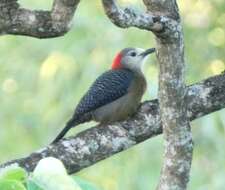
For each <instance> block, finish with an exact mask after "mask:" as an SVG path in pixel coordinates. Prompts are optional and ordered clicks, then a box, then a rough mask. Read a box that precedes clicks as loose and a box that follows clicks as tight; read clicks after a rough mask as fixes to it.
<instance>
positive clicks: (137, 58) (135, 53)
mask: <svg viewBox="0 0 225 190" xmlns="http://www.w3.org/2000/svg"><path fill="white" fill-rule="evenodd" d="M153 52H155V48H150V49H147V50H144V49H141V48H125V49H123V50H122V51H120V52H119V53H118V54H117V55H116V56H115V58H114V60H113V63H112V69H122V68H126V69H130V70H141V68H142V65H143V63H144V62H145V60H146V58H147V55H149V54H151V53H153Z"/></svg>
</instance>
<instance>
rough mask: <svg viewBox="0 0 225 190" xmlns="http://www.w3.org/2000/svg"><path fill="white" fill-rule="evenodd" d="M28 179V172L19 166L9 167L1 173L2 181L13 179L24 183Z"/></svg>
mask: <svg viewBox="0 0 225 190" xmlns="http://www.w3.org/2000/svg"><path fill="white" fill-rule="evenodd" d="M26 177H27V173H26V171H25V170H24V169H23V168H21V167H18V166H9V167H7V168H4V169H2V170H1V172H0V179H11V180H16V181H21V182H24V181H25V179H26Z"/></svg>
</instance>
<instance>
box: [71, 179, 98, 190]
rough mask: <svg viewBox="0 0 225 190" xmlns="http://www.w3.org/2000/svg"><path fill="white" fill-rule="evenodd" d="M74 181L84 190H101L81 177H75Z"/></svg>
mask: <svg viewBox="0 0 225 190" xmlns="http://www.w3.org/2000/svg"><path fill="white" fill-rule="evenodd" d="M73 179H74V180H75V181H76V183H77V184H78V185H79V186H80V187H81V189H82V190H100V189H99V188H97V187H96V186H95V185H94V184H92V183H90V182H88V181H86V180H84V179H81V178H79V177H77V176H76V177H73Z"/></svg>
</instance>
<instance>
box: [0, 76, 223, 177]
mask: <svg viewBox="0 0 225 190" xmlns="http://www.w3.org/2000/svg"><path fill="white" fill-rule="evenodd" d="M187 91H188V92H187V97H186V100H187V102H188V118H189V120H194V119H196V118H199V117H202V116H204V115H206V114H209V113H212V112H215V111H217V110H220V109H222V108H224V107H225V73H223V74H221V75H218V76H215V77H211V78H209V79H207V80H204V81H202V82H200V83H197V84H194V85H191V86H189V87H188V90H187ZM161 133H162V122H161V120H160V115H159V104H158V100H152V101H146V102H144V103H143V104H142V105H141V107H140V109H139V111H138V112H137V114H136V115H134V116H133V117H132V118H130V119H128V120H127V121H124V122H120V123H115V124H113V125H108V126H96V127H93V128H90V129H88V130H86V131H84V132H81V133H79V134H77V135H76V136H74V137H70V138H68V139H63V140H61V141H60V142H59V143H58V144H56V145H50V146H48V147H46V148H43V149H41V150H39V151H36V152H34V153H32V154H31V155H29V156H27V157H25V158H21V159H17V160H13V161H9V162H7V163H4V164H2V165H0V168H3V167H5V166H9V165H11V164H18V165H20V166H21V167H23V168H25V169H26V170H27V171H32V170H33V169H34V167H35V166H36V164H37V162H38V161H39V160H40V159H42V158H44V157H48V156H53V157H56V158H58V159H60V160H62V162H63V163H64V164H65V166H66V169H67V171H68V173H70V174H72V173H75V172H78V171H79V170H81V169H83V168H85V167H88V166H91V165H93V164H94V163H96V162H98V161H100V160H103V159H105V158H107V157H110V156H112V155H114V154H116V153H118V152H121V151H123V150H126V149H127V148H129V147H131V146H134V145H135V144H138V143H141V142H143V141H145V140H147V139H149V138H151V137H153V136H156V135H158V134H161ZM150 164H151V163H150Z"/></svg>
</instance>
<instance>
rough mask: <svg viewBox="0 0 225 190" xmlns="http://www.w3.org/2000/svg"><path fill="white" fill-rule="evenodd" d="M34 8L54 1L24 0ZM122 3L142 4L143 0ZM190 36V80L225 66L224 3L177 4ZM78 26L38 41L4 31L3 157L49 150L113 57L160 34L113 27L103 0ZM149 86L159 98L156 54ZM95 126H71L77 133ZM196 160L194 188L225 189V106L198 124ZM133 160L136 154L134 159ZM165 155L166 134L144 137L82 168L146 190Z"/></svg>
mask: <svg viewBox="0 0 225 190" xmlns="http://www.w3.org/2000/svg"><path fill="white" fill-rule="evenodd" d="M20 2H21V4H22V5H23V6H24V7H27V8H33V9H50V8H51V3H52V1H51V0H49V1H46V0H20ZM120 3H121V4H122V5H130V6H134V7H135V8H136V9H139V10H140V11H141V9H143V8H144V7H143V4H141V1H138V0H123V1H122V0H121V1H120ZM178 3H179V7H180V12H181V15H182V19H183V25H184V33H185V50H186V52H185V53H186V63H187V74H186V76H187V77H186V80H187V83H188V84H191V83H195V82H198V81H200V80H202V79H204V78H207V77H209V76H212V75H216V74H219V73H221V72H222V71H223V70H224V69H225V48H224V47H225V1H224V0H189V1H181V0H180V1H178ZM73 22H74V25H73V28H72V29H71V31H70V32H69V33H68V34H66V35H65V36H63V37H59V38H54V39H45V40H39V39H34V38H30V37H21V36H9V35H8V36H0V55H1V59H0V113H1V114H0V127H1V129H0V162H4V161H7V160H10V159H13V158H19V157H21V156H25V155H27V154H28V153H30V152H32V151H34V150H36V149H39V148H41V147H44V146H45V145H46V144H48V143H49V142H50V141H51V140H52V139H53V138H54V137H55V136H56V134H58V132H59V131H60V130H61V129H62V128H63V127H64V124H65V122H66V121H67V119H68V118H69V117H70V116H71V114H72V113H73V110H74V107H75V105H76V104H77V103H78V101H79V99H80V98H81V96H82V95H83V94H84V93H85V91H86V90H87V89H88V87H89V85H90V84H91V83H92V82H93V81H94V80H95V78H96V77H97V76H98V75H100V74H101V73H102V72H103V71H105V70H106V69H108V68H109V67H110V64H111V62H112V58H113V56H114V55H115V54H116V52H118V51H119V50H120V49H122V48H124V47H128V46H134V47H142V48H148V47H153V46H155V42H154V36H153V35H152V34H151V33H150V32H147V31H143V30H138V29H135V28H132V29H129V30H124V29H120V28H118V27H116V26H114V25H113V24H112V23H111V22H110V21H109V20H108V18H107V17H106V16H105V14H104V11H103V8H102V5H101V2H100V0H98V1H88V0H82V1H81V3H80V4H79V7H78V9H77V11H76V14H75V18H74V20H73ZM144 70H145V74H146V76H147V79H148V90H147V93H146V94H145V96H144V100H146V99H153V98H156V97H157V90H158V86H157V83H158V81H157V80H158V67H157V63H156V58H155V56H154V55H153V56H151V57H150V59H149V60H148V62H147V63H146V65H145V69H144ZM93 125H94V123H89V124H87V125H83V126H82V127H81V126H79V127H78V128H76V129H73V130H71V131H70V134H75V133H77V132H79V131H81V130H84V129H85V128H87V127H90V126H93ZM192 129H193V136H194V142H195V147H194V158H193V166H192V170H191V180H190V183H189V189H197V190H203V189H204V190H205V189H213V190H221V189H224V186H225V148H224V147H225V110H221V111H219V112H216V113H213V114H211V115H208V116H205V117H202V118H201V119H198V120H196V121H194V122H192ZM130 158H132V159H130ZM162 159H163V139H162V136H158V137H155V138H152V139H150V140H147V141H145V142H144V143H141V144H139V145H137V146H135V147H133V148H131V149H129V150H127V151H125V152H123V153H120V154H117V155H115V156H113V157H111V158H109V159H107V160H104V161H102V162H100V163H98V164H96V165H94V166H92V167H89V168H87V169H84V170H82V171H81V172H79V173H77V174H76V175H79V176H81V177H83V178H85V179H87V180H89V181H91V182H93V183H94V184H96V185H97V186H99V187H100V188H102V189H104V190H126V189H129V190H147V189H154V188H155V187H156V185H157V183H158V179H159V175H160V167H161V165H162Z"/></svg>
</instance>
